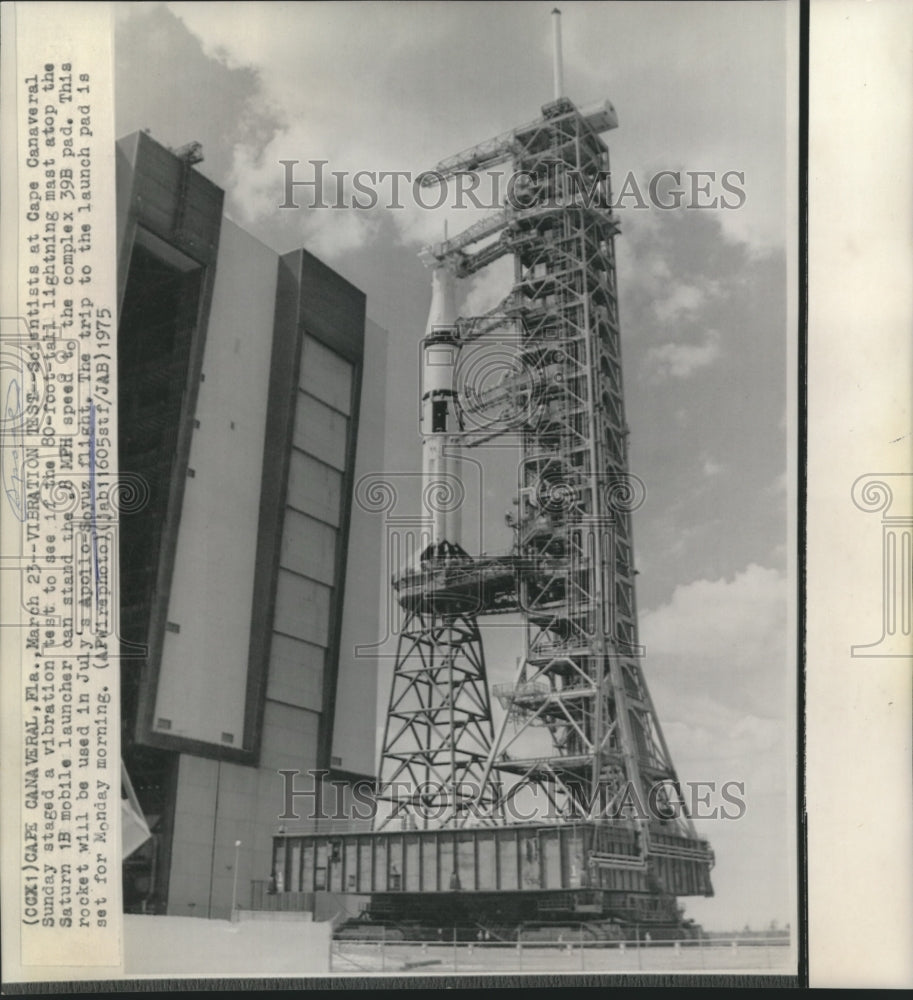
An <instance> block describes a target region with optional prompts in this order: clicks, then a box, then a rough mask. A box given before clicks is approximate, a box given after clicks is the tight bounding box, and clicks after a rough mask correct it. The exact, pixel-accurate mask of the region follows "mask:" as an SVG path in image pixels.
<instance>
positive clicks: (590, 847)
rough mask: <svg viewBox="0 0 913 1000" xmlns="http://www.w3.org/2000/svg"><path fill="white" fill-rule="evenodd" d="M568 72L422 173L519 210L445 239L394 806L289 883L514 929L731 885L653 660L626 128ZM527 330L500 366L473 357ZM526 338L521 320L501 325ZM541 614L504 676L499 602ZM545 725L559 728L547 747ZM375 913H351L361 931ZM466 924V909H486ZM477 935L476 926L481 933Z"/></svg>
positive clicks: (289, 860) (432, 320) (392, 921)
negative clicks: (567, 88) (492, 470)
mask: <svg viewBox="0 0 913 1000" xmlns="http://www.w3.org/2000/svg"><path fill="white" fill-rule="evenodd" d="M554 25H555V60H554V69H555V88H554V90H555V93H554V99H553V100H552V101H551V102H550V103H548V104H546V105H544V106H543V107H542V109H541V115H540V117H538V118H537V119H536V120H534V121H532V122H530V123H528V124H526V125H523V126H521V127H519V128H515V129H512V130H511V131H509V132H507V133H505V134H503V135H501V136H499V137H496V138H495V139H492V140H489V141H487V142H484V143H481V144H480V145H478V146H475V147H473V148H472V149H469V150H466V151H465V152H463V153H460V154H458V155H457V156H454V157H451V158H449V159H447V160H444V161H443V162H442V163H440V164H439V165H438V167H437V168H436V170H435V171H433V172H431V173H429V174H427V175H426V176H425V178H424V180H423V183H427V184H429V185H431V184H436V183H444V182H446V181H447V180H448V179H449V178H451V177H455V176H456V175H458V174H461V173H466V172H471V171H477V170H484V169H488V168H490V167H493V166H495V165H498V164H504V163H507V164H509V167H510V175H511V177H512V179H513V180H514V181H515V182H516V183H515V184H514V186H513V190H512V192H510V193H509V197H508V199H507V201H506V203H505V205H504V207H503V209H501V210H500V211H498V212H496V213H495V214H493V215H491V216H489V217H486V218H484V219H483V220H481V221H480V222H478V223H476V224H475V225H473V226H470V227H469V228H468V229H467V230H465V231H464V232H462V233H460V234H458V235H456V236H453V237H451V238H449V239H445V240H444V241H443V242H441V243H437V244H434V245H432V246H430V247H427V248H426V249H425V251H423V258H424V260H425V263H426V264H427V265H428V266H430V267H431V268H432V272H433V293H432V306H431V315H430V317H429V321H428V327H427V330H426V333H425V337H424V340H423V342H422V357H423V385H422V435H423V476H424V479H423V487H424V491H423V494H424V499H425V503H426V506H427V507H428V509H429V510H430V512H431V518H430V520H431V527H430V530H429V533H428V537H427V539H426V541H427V545H423V546H422V551H421V557H420V559H419V560H418V561H417V565H414V566H412V567H410V568H409V569H407V570H406V572H404V573H402V574H400V575H399V576H398V577H397V578H396V579H395V581H394V588H395V591H396V597H397V600H398V602H399V604H400V606H401V607H402V609H403V613H404V622H403V626H402V628H401V630H400V635H399V645H398V650H397V657H396V662H395V668H394V675H393V682H392V687H391V693H390V701H389V708H388V711H387V718H386V728H385V733H384V741H383V750H382V756H381V762H380V772H379V777H378V782H377V790H376V801H377V815H376V819H375V823H374V829H373V830H371V831H365V832H360V833H343V834H336V833H323V834H320V833H315V834H296V835H289V836H280V837H277V838H276V839H275V841H274V863H275V871H277V872H279V873H281V875H282V885H283V887H284V889H285V890H286V891H296V892H313V891H320V890H326V891H329V892H337V893H356V894H362V895H370V897H371V901H370V904H369V906H368V908H367V910H366V913H365V923H366V925H368V924H370V925H374V926H378V925H381V924H383V925H384V926H385V927H390V926H393V927H397V928H400V929H401V930H402V931H403V933H405V932H406V931H405V930H403V929H407V930H408V931H409V933H411V934H413V935H416V936H421V935H422V933H425V932H426V931H428V928H440V927H444V926H446V927H453V928H458V927H460V928H466V929H470V928H471V929H481V930H484V931H486V932H488V931H490V932H491V933H494V934H498V935H505V934H507V936H509V933H510V931H511V928H516V927H519V926H520V925H522V924H524V923H528V922H530V921H533V922H536V923H537V924H539V925H541V926H542V927H544V928H546V929H547V928H549V927H551V928H552V929H554V930H557V929H559V928H561V927H562V926H563V925H566V924H567V923H568V922H574V923H583V924H585V925H587V926H588V927H591V928H592V930H593V932H594V933H596V934H601V935H603V936H608V937H613V936H614V937H620V938H623V937H625V936H629V935H631V934H632V933H633V930H632V929H633V928H635V927H636V928H639V929H640V932H642V931H643V930H644V929H650V928H652V929H653V934H654V936H663V935H665V936H669V937H676V936H682V935H684V934H686V933H688V924H687V923H686V922H685V921H684V920H683V917H682V910H681V908H680V907H679V904H678V902H677V898H678V897H679V896H693V895H703V896H709V895H712V894H713V889H712V886H711V883H710V870H711V868H712V866H713V854H712V851H711V850H710V847H709V845H708V844H707V842H706V841H704V840H702V839H701V838H700V837H699V836H698V835H697V833H696V832H695V829H694V826H693V824H692V821H691V819H690V817H689V813H688V806H687V803H686V802H685V800H684V797H683V795H682V792H681V788H680V785H679V780H678V776H677V774H676V771H675V768H674V765H673V763H672V759H671V757H670V754H669V750H668V747H667V745H666V741H665V739H664V737H663V733H662V729H661V727H660V723H659V719H658V718H657V714H656V710H655V708H654V705H653V702H652V700H651V698H650V694H649V691H648V688H647V684H646V681H645V679H644V674H643V670H642V660H643V650H642V648H641V647H640V646H639V644H638V631H637V606H636V600H635V579H634V578H635V569H634V560H633V545H632V535H631V514H632V511H633V510H635V509H636V507H637V506H638V505H639V503H640V502H641V501H642V500H643V486H642V484H641V483H640V481H639V480H638V479H637V478H636V477H634V476H632V475H631V474H630V472H629V469H628V455H627V439H628V427H627V424H626V422H625V411H624V394H623V386H622V359H621V335H620V326H619V310H618V294H617V288H616V268H615V249H614V240H615V236H616V235H617V233H618V232H619V226H618V222H617V219H616V217H615V216H614V214H613V212H612V209H611V192H610V190H609V151H608V147H607V145H606V143H605V141H604V140H603V138H602V136H603V135H604V134H605V133H606V132H607V131H609V130H611V129H613V128H615V127H616V126H617V124H618V122H617V117H616V115H615V111H614V108H613V107H612V105H611V104H609V103H604V104H602V105H599V106H598V107H596V108H595V109H592V110H580V109H578V107H577V106H576V105H575V104H574V103H573V102H572V101H570V100H569V99H568V98H567V97H566V96H564V94H563V82H562V70H561V45H560V15H559V14H558V12H555V15H554ZM507 255H511V256H512V257H513V264H514V272H513V284H512V287H510V288H509V289H507V290H506V294H505V296H504V298H503V299H502V300H501V302H500V303H499V304H498V305H497V306H496V307H495V308H494V309H493V310H491V311H490V312H489V313H487V314H485V315H483V316H476V317H468V318H467V317H461V316H458V315H457V314H456V309H455V306H454V300H455V299H454V283H455V282H456V281H457V280H459V279H461V278H466V277H469V276H471V275H473V274H476V273H477V272H479V271H480V270H482V269H483V268H485V267H487V266H489V265H490V264H492V263H493V262H494V261H496V260H498V259H500V258H501V257H504V256H507ZM505 330H508V331H510V334H511V339H510V341H509V342H510V343H511V344H512V345H513V347H512V350H513V360H512V364H511V366H510V371H509V372H508V374H507V375H506V376H505V377H503V378H502V379H501V380H500V381H499V382H498V384H497V385H490V384H482V383H480V382H478V381H477V380H476V381H474V380H473V378H472V377H470V376H468V375H467V372H468V371H470V370H471V369H472V365H465V364H464V365H462V366H461V358H465V357H467V356H468V355H469V352H470V351H471V350H472V349H473V347H474V346H477V345H478V344H480V343H482V342H483V341H484V339H485V338H486V337H487V336H490V335H491V334H492V333H494V332H496V331H501V332H503V331H505ZM507 342H508V341H506V340H505V343H507ZM502 435H503V436H511V435H512V436H513V439H514V440H516V441H517V442H518V444H519V455H520V458H519V481H518V493H517V496H516V498H515V501H514V502H515V505H516V512H515V514H513V515H512V516H511V519H510V521H511V526H512V528H513V531H514V536H515V540H514V546H513V550H512V551H511V552H510V553H509V554H506V555H503V556H472V555H470V554H468V553H466V552H465V551H464V549H463V548H462V546H461V544H460V543H461V540H462V539H461V532H460V524H459V503H458V502H453V497H454V494H455V492H458V490H455V487H458V485H459V482H460V477H461V471H460V462H461V454H462V453H463V450H464V449H466V448H471V447H475V446H477V445H478V444H480V443H486V442H489V441H492V440H494V439H496V438H497V437H498V436H502ZM504 613H510V614H513V615H517V616H519V617H520V619H521V620H522V622H523V630H524V632H525V655H524V656H523V658H522V660H521V662H520V665H519V668H518V672H517V676H516V680H515V683H513V684H512V685H500V686H496V687H494V688H493V690H492V692H491V694H493V695H494V697H495V698H497V700H498V701H499V703H500V704H501V706H502V708H503V710H504V711H503V719H502V721H501V722H500V724H499V726H498V727H497V729H496V728H495V726H494V718H493V714H492V711H491V702H490V694H489V685H488V678H487V673H486V664H485V655H484V650H483V630H482V629H480V628H479V619H480V618H485V617H486V616H488V615H492V614H504ZM543 741H546V742H547V744H548V747H549V749H548V751H547V752H545V753H542V752H537V753H535V754H531V753H530V752H529V747H530V746H531V745H534V744H537V745H539V746H542V744H543ZM354 932H355V931H354V930H353V933H354ZM467 932H468V931H467ZM473 933H475V930H473Z"/></svg>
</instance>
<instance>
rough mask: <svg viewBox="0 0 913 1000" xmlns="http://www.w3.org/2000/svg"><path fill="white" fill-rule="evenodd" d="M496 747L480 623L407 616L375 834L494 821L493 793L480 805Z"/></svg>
mask: <svg viewBox="0 0 913 1000" xmlns="http://www.w3.org/2000/svg"><path fill="white" fill-rule="evenodd" d="M491 741H492V721H491V708H490V704H489V699H488V680H487V677H486V673H485V658H484V655H483V652H482V639H481V635H480V633H479V628H478V624H477V622H476V619H475V617H474V616H472V615H462V614H453V613H448V614H443V615H441V614H437V613H435V612H434V611H433V610H432V611H431V612H430V613H423V612H421V611H412V612H409V613H408V614H407V617H406V620H405V622H404V624H403V628H402V630H401V632H400V636H399V645H398V649H397V657H396V665H395V669H394V675H393V683H392V686H391V689H390V702H389V707H388V709H387V718H386V725H385V728H384V751H383V757H382V761H381V772H380V777H379V780H378V785H377V801H378V806H379V813H378V821H377V822H376V823H375V826H376V828H377V829H383V827H384V826H386V825H387V824H388V823H391V822H392V821H399V823H400V825H402V826H403V827H404V828H406V829H429V828H433V827H436V826H439V825H447V824H449V823H452V822H454V821H458V820H460V819H462V818H464V817H465V816H467V815H468V814H469V812H470V811H472V812H473V813H474V814H475V813H476V811H477V810H480V813H479V814H480V815H481V816H483V817H485V816H490V814H491V811H492V805H493V789H492V788H491V787H489V790H488V792H487V793H486V794H484V795H482V796H481V800H480V795H479V793H480V791H481V787H482V786H481V776H482V771H483V768H484V765H485V762H486V760H487V759H488V757H489V756H490V753H491ZM394 825H396V824H394Z"/></svg>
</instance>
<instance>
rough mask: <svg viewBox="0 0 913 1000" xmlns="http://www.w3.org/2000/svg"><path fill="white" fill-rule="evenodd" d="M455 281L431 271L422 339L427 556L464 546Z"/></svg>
mask: <svg viewBox="0 0 913 1000" xmlns="http://www.w3.org/2000/svg"><path fill="white" fill-rule="evenodd" d="M454 283H455V278H454V275H453V272H452V271H451V270H450V268H448V267H446V266H442V267H436V268H435V269H434V271H433V272H432V284H431V309H430V310H429V312H428V322H427V324H426V326H425V336H424V338H423V340H422V418H421V420H422V424H421V430H422V500H423V505H424V507H425V510H426V512H427V513H428V514H429V515H430V517H431V546H430V548H426V549H425V550H424V552H423V554H422V559H423V560H425V559H427V558H429V557H433V556H442V555H447V554H454V553H455V552H461V551H462V550H461V549H459V548H458V546H459V541H460V533H461V525H460V507H461V506H462V498H463V485H462V470H461V463H460V456H459V452H460V438H461V433H462V427H461V426H460V412H459V402H458V399H457V390H456V383H455V376H456V366H457V358H458V356H459V350H460V344H459V339H458V336H457V329H456V319H457V314H456V297H455V288H454Z"/></svg>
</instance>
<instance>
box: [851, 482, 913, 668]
mask: <svg viewBox="0 0 913 1000" xmlns="http://www.w3.org/2000/svg"><path fill="white" fill-rule="evenodd" d="M852 497H853V503H854V504H855V505H856V506H857V507H858V508H859V509H860V510H861V511H864V512H866V513H872V514H881V563H882V577H881V579H882V601H881V637H880V638H878V639H877V640H876V641H875V642H870V643H865V644H862V645H856V646H853V647H851V653H852V655H853V656H860V657H863V656H877V657H888V656H907V657H908V656H913V645H911V639H913V503H911V500H913V475H911V474H910V473H899V472H893V473H867V474H866V475H864V476H860V477H859V478H858V479H857V480H856V482H855V483H853V489H852Z"/></svg>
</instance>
